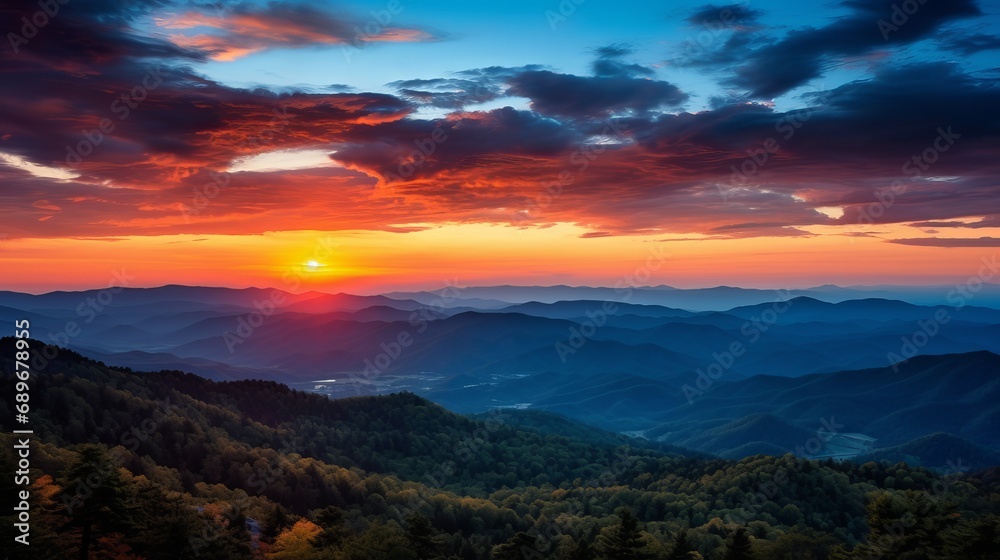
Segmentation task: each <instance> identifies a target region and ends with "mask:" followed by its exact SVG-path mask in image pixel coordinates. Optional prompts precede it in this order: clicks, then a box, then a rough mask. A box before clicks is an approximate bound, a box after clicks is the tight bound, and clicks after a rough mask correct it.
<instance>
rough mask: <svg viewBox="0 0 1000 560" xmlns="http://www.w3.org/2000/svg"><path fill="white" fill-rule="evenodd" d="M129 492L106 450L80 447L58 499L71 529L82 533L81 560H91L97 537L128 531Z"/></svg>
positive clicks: (89, 446)
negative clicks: (127, 498) (126, 501)
mask: <svg viewBox="0 0 1000 560" xmlns="http://www.w3.org/2000/svg"><path fill="white" fill-rule="evenodd" d="M126 491H127V488H126V486H125V480H124V479H123V477H122V476H121V473H119V472H118V466H117V465H115V464H114V462H112V460H111V457H110V456H109V455H108V452H107V449H106V448H105V447H103V446H101V445H86V446H83V447H81V448H80V450H79V453H78V458H77V460H76V462H75V463H74V464H73V465H72V466H71V467H70V469H69V471H68V472H67V473H66V477H65V482H64V483H63V485H62V490H61V491H60V493H59V497H58V500H59V502H61V506H62V509H63V512H64V513H65V515H66V517H68V518H69V523H68V525H69V527H72V528H75V529H78V530H79V531H80V544H79V549H78V556H79V558H80V560H89V559H90V553H91V547H92V546H93V545H94V544H95V543H96V542H97V538H98V537H100V536H102V535H104V534H110V533H116V532H120V533H127V532H128V531H127V529H128V527H129V525H130V524H129V519H128V518H129V515H128V511H127V510H126V507H125V499H124V498H125V493H126ZM95 533H96V534H95Z"/></svg>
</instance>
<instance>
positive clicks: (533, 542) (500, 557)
mask: <svg viewBox="0 0 1000 560" xmlns="http://www.w3.org/2000/svg"><path fill="white" fill-rule="evenodd" d="M492 557H493V560H524V559H525V558H539V557H540V555H539V553H538V542H537V539H536V538H535V537H533V536H531V535H529V534H528V533H525V532H520V533H518V534H516V535H514V536H513V537H511V538H510V540H509V541H507V542H505V543H503V544H498V545H496V546H494V547H493V551H492Z"/></svg>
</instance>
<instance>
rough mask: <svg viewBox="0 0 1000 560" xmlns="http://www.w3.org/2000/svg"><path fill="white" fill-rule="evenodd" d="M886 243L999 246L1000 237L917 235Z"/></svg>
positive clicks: (927, 245)
mask: <svg viewBox="0 0 1000 560" xmlns="http://www.w3.org/2000/svg"><path fill="white" fill-rule="evenodd" d="M888 243H897V244H899V245H916V246H919V247H1000V237H979V238H976V239H966V238H956V237H918V238H913V239H890V240H888Z"/></svg>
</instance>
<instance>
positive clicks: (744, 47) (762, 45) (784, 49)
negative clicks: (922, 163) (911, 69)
mask: <svg viewBox="0 0 1000 560" xmlns="http://www.w3.org/2000/svg"><path fill="white" fill-rule="evenodd" d="M898 4H899V2H897V1H895V0H846V1H844V2H842V6H843V7H844V8H845V9H846V10H847V14H846V15H845V16H842V17H839V18H836V19H834V20H833V21H831V22H830V23H828V24H827V25H824V26H821V27H806V28H800V29H793V30H791V31H789V32H787V33H786V34H785V35H784V36H783V37H780V38H775V37H772V36H770V35H768V34H767V33H768V32H766V31H760V32H758V33H756V34H753V35H748V34H737V35H734V36H732V37H730V38H729V39H728V40H727V41H726V42H725V43H724V44H723V46H722V47H721V48H720V49H717V50H713V51H709V52H706V53H703V54H702V55H701V56H698V57H694V58H692V59H691V60H689V61H688V63H689V64H696V65H726V66H728V67H730V68H731V70H732V72H733V73H734V75H733V76H732V77H730V78H729V79H728V80H727V82H728V83H729V84H730V85H732V86H734V87H738V88H741V89H744V90H746V91H747V92H749V93H750V95H752V96H753V97H755V98H758V99H761V98H762V99H770V98H773V97H776V96H779V95H781V94H783V93H786V92H788V91H790V90H792V89H794V88H796V87H798V86H801V85H804V84H806V83H807V82H809V81H810V80H813V79H815V78H818V77H820V76H822V75H823V74H824V73H825V72H826V71H827V70H828V69H829V68H830V67H831V66H832V65H834V64H835V63H837V62H839V61H841V60H843V59H845V58H850V57H861V56H867V55H871V54H873V53H875V52H878V51H884V50H887V49H892V48H894V47H898V46H904V45H909V44H912V43H915V42H918V41H921V40H924V39H928V38H932V37H933V36H934V35H935V34H936V33H937V32H938V31H939V30H940V29H941V28H942V27H943V26H944V25H946V24H948V23H951V22H954V21H957V20H960V19H962V18H968V17H974V16H978V15H981V11H980V10H979V8H978V7H977V5H976V3H975V1H974V0H954V1H952V2H927V3H923V4H920V5H919V7H918V9H917V10H916V11H914V12H913V13H911V14H906V13H905V12H901V11H900V12H899V14H897V13H896V12H897V11H899V10H900V8H899V6H898ZM712 9H713V10H714V7H713V8H712ZM710 11H711V10H710ZM693 17H694V18H696V19H698V20H699V21H700V20H704V19H705V18H706V17H708V16H707V15H706V12H705V11H704V10H702V11H699V12H698V13H697V14H695V16H693Z"/></svg>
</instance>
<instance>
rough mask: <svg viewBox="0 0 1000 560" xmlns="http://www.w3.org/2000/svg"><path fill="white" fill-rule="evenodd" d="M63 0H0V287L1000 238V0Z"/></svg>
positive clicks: (808, 270) (245, 280) (923, 271)
mask: <svg viewBox="0 0 1000 560" xmlns="http://www.w3.org/2000/svg"><path fill="white" fill-rule="evenodd" d="M53 5H58V9H59V11H58V13H56V14H55V15H51V16H49V15H46V14H44V12H41V11H40V8H39V4H38V2H37V1H36V0H31V1H28V0H13V1H5V2H4V3H3V5H2V7H0V15H2V17H0V31H3V34H4V37H5V38H4V40H3V44H2V54H0V73H2V76H0V77H2V79H3V85H2V86H0V207H2V209H3V211H4V212H3V219H2V221H0V268H2V272H0V289H11V290H19V291H29V292H43V291H50V290H56V289H83V288H94V287H101V286H102V285H103V284H106V283H107V282H108V281H109V279H110V278H111V277H112V275H113V274H114V273H115V271H120V270H122V269H125V270H127V271H128V274H129V275H130V276H133V277H134V284H133V285H135V286H157V285H163V284H169V283H180V284H201V285H223V286H234V287H243V286H250V285H256V286H274V287H279V288H286V289H291V290H300V289H317V290H323V291H330V292H335V291H348V292H355V293H372V292H379V291H388V290H399V289H436V288H440V287H442V286H444V285H445V283H446V282H449V281H450V282H455V281H456V280H457V281H458V282H459V283H461V284H466V285H473V284H478V285H490V284H536V285H550V284H573V285H614V284H615V283H616V282H618V281H619V280H622V279H624V278H627V277H629V275H632V274H634V273H635V271H636V270H637V269H638V268H639V267H641V266H643V263H645V262H646V261H647V260H648V259H649V258H650V257H651V256H653V257H655V258H658V259H661V260H662V262H663V266H662V267H660V268H659V269H657V270H655V271H653V272H652V273H651V274H650V278H649V280H648V282H646V283H648V284H651V285H660V284H667V285H672V286H678V287H695V286H714V285H720V284H724V285H740V286H754V287H808V286H814V285H819V284H826V283H835V284H840V285H857V284H869V285H871V284H946V283H950V282H954V281H960V280H964V279H966V278H968V277H969V276H970V275H972V274H975V273H976V271H977V270H978V269H979V265H980V261H981V259H982V258H984V257H986V258H991V257H992V255H994V254H995V252H996V251H997V249H998V248H1000V110H998V107H1000V85H998V80H1000V6H998V5H997V3H989V2H982V1H981V2H976V1H974V0H926V1H925V2H923V3H920V2H919V1H918V0H909V1H908V2H904V1H900V0H896V1H882V0H872V1H868V0H845V1H842V2H836V1H834V2H831V1H826V0H810V1H803V2H798V3H794V4H789V3H787V2H778V1H770V0H755V1H753V2H747V3H743V4H732V5H721V4H718V5H710V4H705V3H704V2H701V1H683V0H679V1H676V2H652V1H644V2H640V1H632V0H615V1H610V0H563V1H562V2H560V1H559V0H532V1H529V0H504V1H502V2H493V1H483V2H471V1H462V2H458V1H451V0H439V1H430V0H371V1H351V2H254V1H251V2H240V3H235V2H225V3H212V2H200V1H189V2H184V1H171V0H87V1H76V0H72V1H70V2H68V3H67V4H65V5H62V4H58V2H56V1H53ZM789 6H794V7H789ZM901 6H902V7H901ZM904 8H905V9H904ZM38 14H41V15H38ZM22 18H26V19H23V20H22ZM32 19H34V23H31V21H32ZM39 22H43V23H39ZM310 261H315V262H314V263H313V264H312V265H308V264H306V263H309V262H310ZM290 278H291V279H294V280H295V282H291V281H290V280H289V279H290ZM293 284H294V285H293Z"/></svg>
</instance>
